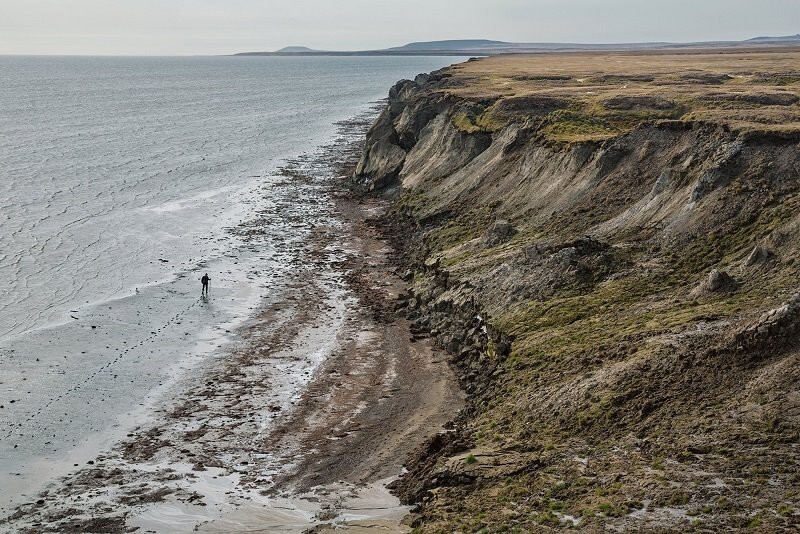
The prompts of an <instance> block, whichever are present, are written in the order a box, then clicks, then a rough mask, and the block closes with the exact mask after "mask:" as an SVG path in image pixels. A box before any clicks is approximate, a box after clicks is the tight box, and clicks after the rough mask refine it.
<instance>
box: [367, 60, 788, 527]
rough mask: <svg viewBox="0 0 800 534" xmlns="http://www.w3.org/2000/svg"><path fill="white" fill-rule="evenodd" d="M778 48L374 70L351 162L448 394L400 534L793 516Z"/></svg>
mask: <svg viewBox="0 0 800 534" xmlns="http://www.w3.org/2000/svg"><path fill="white" fill-rule="evenodd" d="M798 64H800V53H797V52H787V51H783V52H773V53H766V52H759V53H721V54H705V53H699V54H698V53H696V54H676V55H668V54H608V55H579V54H564V55H543V56H533V57H525V58H502V57H500V58H491V59H487V60H481V61H473V62H468V63H467V64H464V65H460V66H456V67H453V68H450V69H447V70H444V71H440V72H437V73H433V74H432V75H426V76H420V77H418V78H417V80H415V81H413V82H412V81H405V82H401V83H399V84H398V85H397V86H396V87H395V88H393V90H392V93H391V95H390V101H389V105H388V106H387V109H386V110H385V111H384V113H383V115H382V116H381V118H380V119H379V120H378V122H377V123H376V124H375V126H374V127H373V128H372V130H371V132H370V134H369V137H368V141H367V145H366V149H365V154H364V157H363V158H362V162H361V164H360V165H359V168H358V170H357V173H356V176H355V181H356V183H357V184H358V185H359V186H361V187H363V188H364V189H386V190H388V191H390V192H391V194H393V195H395V197H396V201H395V210H394V216H393V217H392V218H391V219H390V220H389V221H388V222H389V223H390V224H392V225H393V226H392V227H393V229H394V232H395V237H396V242H397V246H398V248H399V251H400V254H399V256H400V257H399V261H401V262H404V263H406V264H407V266H408V268H409V270H410V272H409V279H410V280H411V282H410V293H409V294H408V295H406V296H405V297H404V298H403V299H402V300H401V302H400V303H399V307H400V308H401V309H403V310H404V311H405V313H406V315H407V316H408V317H410V318H412V319H413V320H415V321H416V324H417V331H418V332H419V335H420V336H422V335H431V336H432V337H435V338H436V339H437V341H438V342H439V343H440V345H441V346H442V347H444V348H445V349H446V350H447V351H448V352H449V353H450V354H451V363H452V364H453V366H454V367H455V368H456V369H457V370H458V372H459V374H460V377H461V381H462V386H463V387H464V389H465V390H466V391H467V392H468V393H469V395H470V397H469V406H468V408H467V409H465V410H464V412H463V413H462V415H461V416H460V418H459V420H458V421H456V424H455V425H454V429H453V430H451V431H448V432H447V433H445V434H443V435H441V436H439V437H438V438H437V439H436V440H434V441H432V442H430V443H428V444H426V447H425V448H423V450H420V451H419V453H418V455H417V457H416V458H415V459H414V461H413V462H411V463H410V465H409V469H410V473H409V474H408V475H407V476H406V477H404V479H403V480H401V481H400V483H399V484H398V485H397V489H398V491H399V492H400V493H401V494H402V495H403V496H404V498H406V499H407V500H409V501H415V502H420V503H421V506H420V508H419V513H420V515H419V517H418V519H417V523H418V525H419V526H420V528H421V529H422V530H423V531H439V530H447V531H450V530H452V529H454V528H456V529H462V530H465V531H473V530H478V529H481V528H487V529H488V530H489V531H498V530H503V529H511V530H513V529H518V530H521V531H526V530H530V529H544V528H558V527H567V526H572V525H579V526H580V527H581V528H584V529H588V530H593V529H596V530H600V529H603V528H606V527H609V526H611V527H622V528H646V529H647V528H649V529H655V530H660V529H667V530H671V529H674V530H685V529H690V528H696V529H702V528H715V529H716V528H721V527H729V528H738V527H744V526H751V527H761V528H768V529H771V530H774V529H782V528H787V529H788V528H796V527H797V525H798V524H799V523H800V515H798V514H800V501H799V499H800V497H798V491H800V477H799V476H798V475H797V474H796V473H797V464H796V462H797V461H798V431H800V393H798V390H799V388H798V385H799V384H798V378H800V365H799V364H798V354H800V351H799V350H798V349H797V348H796V346H797V345H796V341H797V334H798V324H800V315H799V314H800V305H798V304H797V303H798V300H800V297H797V296H796V295H797V294H798V292H800V283H798V280H800V278H799V277H798V275H800V272H798V271H800V265H798V263H797V262H796V261H795V258H796V257H797V253H798V247H800V227H799V226H798V225H799V224H800V212H799V211H798V209H797V208H798V203H800V196H798V193H800V176H798V174H800V145H799V144H798V143H799V142H800V120H799V119H798V118H799V117H800V105H798V101H799V99H798V94H800V83H798V81H800V75H798V71H797V67H796V66H797V65H798Z"/></svg>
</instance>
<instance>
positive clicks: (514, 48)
mask: <svg viewBox="0 0 800 534" xmlns="http://www.w3.org/2000/svg"><path fill="white" fill-rule="evenodd" d="M781 44H783V45H785V44H800V33H798V34H795V35H784V36H759V37H753V38H750V39H745V40H741V41H696V42H685V43H678V42H668V41H652V42H639V43H634V42H631V43H555V42H553V43H547V42H541V43H516V42H509V41H498V40H492V39H445V40H440V41H415V42H411V43H407V44H404V45H401V46H394V47H390V48H382V49H375V50H321V49H314V48H310V47H307V46H296V45H295V46H287V47H284V48H281V49H279V50H276V51H274V52H240V53H237V54H234V55H237V56H261V55H283V54H294V55H303V54H310V55H404V54H413V55H426V54H436V55H442V54H447V55H470V54H480V55H494V54H498V53H525V52H542V51H559V50H576V51H581V50H583V51H591V50H606V51H609V50H646V49H656V48H693V47H700V46H704V47H717V46H753V45H781Z"/></svg>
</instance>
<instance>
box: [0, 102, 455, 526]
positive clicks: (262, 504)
mask: <svg viewBox="0 0 800 534" xmlns="http://www.w3.org/2000/svg"><path fill="white" fill-rule="evenodd" d="M370 121H371V116H369V117H366V116H365V117H362V118H360V119H359V120H354V121H350V122H347V123H344V124H342V125H341V131H340V136H339V138H338V139H337V141H336V142H334V143H333V144H332V145H330V146H327V147H324V148H323V149H322V150H320V151H318V152H317V153H314V154H309V155H308V156H306V157H303V158H300V159H299V160H297V161H293V162H290V163H289V164H288V165H287V166H286V167H285V168H284V169H282V172H281V174H282V175H283V176H284V180H285V181H286V182H287V183H289V182H291V183H292V186H293V187H299V188H301V189H302V188H306V189H309V190H313V193H314V194H313V195H310V196H309V198H311V197H313V198H315V200H316V201H317V202H321V201H326V203H325V208H323V209H322V210H318V215H316V217H315V218H313V219H308V218H305V219H304V220H303V221H302V223H303V224H307V225H308V227H309V228H310V230H311V231H310V232H309V237H308V239H307V240H306V241H305V242H304V243H302V245H301V246H298V247H295V248H294V250H293V251H292V258H291V260H290V262H289V263H290V265H291V266H292V268H291V270H290V272H289V274H288V275H287V279H289V280H290V281H289V282H288V283H286V284H285V286H284V287H283V288H282V289H281V291H280V292H278V293H271V294H270V295H269V297H268V299H266V300H265V301H264V302H263V303H261V305H260V306H259V308H258V311H257V314H256V315H255V316H254V318H253V319H252V320H250V321H248V322H247V323H246V324H244V325H242V326H241V327H240V328H238V329H237V330H236V331H235V332H234V334H235V335H236V339H237V341H236V342H233V343H231V344H230V347H229V348H228V349H227V350H226V354H225V356H224V357H221V358H217V359H214V361H213V362H210V363H206V364H204V365H202V366H201V367H200V368H199V369H198V370H197V371H196V372H194V373H192V375H191V379H184V380H182V381H180V383H179V384H176V385H174V386H173V387H172V388H171V389H170V390H169V392H168V394H165V395H162V396H161V397H160V399H159V400H158V401H157V402H156V403H155V404H154V405H153V406H152V408H151V410H152V412H151V413H152V414H153V417H151V418H150V420H149V421H147V422H146V423H143V424H141V425H140V426H139V427H138V428H137V429H136V430H135V431H133V432H130V433H128V434H127V435H126V436H125V438H124V439H123V440H122V441H121V442H119V443H117V444H115V445H113V446H112V447H110V448H109V449H107V450H104V451H102V452H101V453H100V454H99V455H97V456H96V457H93V458H91V459H88V460H86V463H85V464H84V465H82V466H81V465H78V466H74V467H75V469H76V470H74V471H72V472H71V473H70V474H69V475H67V476H65V477H64V478H62V479H61V480H59V481H58V482H56V483H55V484H52V485H51V486H50V487H49V488H48V489H46V490H45V491H43V492H42V493H41V494H39V495H37V496H35V497H33V498H31V499H30V501H29V502H27V503H25V504H23V505H21V506H19V507H17V508H16V509H15V510H14V511H13V512H12V513H11V514H10V515H9V516H8V517H7V518H5V519H3V520H2V522H0V528H3V529H9V530H15V531H20V532H43V531H44V532H62V531H91V532H129V531H140V532H179V531H185V532H189V531H194V530H199V531H205V532H229V531H234V530H235V531H248V532H304V531H307V530H309V529H312V528H315V529H316V531H318V532H321V531H324V530H325V529H326V528H334V527H335V526H337V525H338V527H343V526H348V525H349V526H350V527H352V528H356V527H357V528H358V529H359V531H370V530H374V529H378V530H379V531H381V532H386V531H395V532H404V531H407V530H408V527H406V526H404V525H402V524H401V522H402V519H403V517H404V516H405V515H406V514H407V511H408V509H407V508H406V507H402V506H400V504H399V501H398V500H397V499H396V498H395V497H393V496H391V495H390V494H389V492H388V491H387V490H386V487H385V485H386V484H387V483H388V482H389V481H391V480H392V479H393V478H395V477H396V476H398V475H399V474H400V473H401V471H402V464H403V462H404V460H405V459H406V457H407V454H408V452H409V450H410V448H412V447H413V446H414V445H416V444H418V443H420V442H421V441H423V440H424V439H425V438H426V437H429V436H431V435H433V434H435V433H436V432H438V431H440V430H441V429H442V425H443V424H444V423H445V422H446V421H448V420H449V419H451V418H452V417H453V416H454V414H455V412H456V411H457V409H458V407H459V405H460V403H461V398H460V393H459V392H458V391H459V390H458V387H457V385H456V383H455V377H454V375H453V373H452V371H451V370H450V369H449V367H448V365H447V362H446V360H445V359H444V358H443V357H442V356H441V355H440V354H437V352H435V351H434V350H433V348H432V345H431V343H430V342H429V341H425V340H412V339H411V338H412V336H411V333H410V330H409V323H408V322H407V321H405V320H403V319H400V318H398V317H397V316H396V315H395V313H394V311H393V305H394V301H395V299H396V297H397V294H398V293H399V292H401V291H402V290H403V288H404V284H403V282H402V281H401V280H400V278H399V277H398V276H397V275H396V274H395V273H394V268H393V266H392V265H391V263H390V259H389V257H390V252H391V250H390V248H389V245H388V244H387V242H386V240H385V239H384V237H383V236H382V235H381V230H380V228H379V227H377V226H376V224H375V222H374V221H375V218H376V217H377V216H379V215H380V214H381V213H382V212H383V210H384V209H385V208H386V205H385V204H384V201H381V200H376V199H369V200H365V199H357V198H354V196H353V195H352V194H351V192H350V191H349V190H348V188H347V186H346V177H347V176H348V175H349V173H350V170H351V168H352V165H353V163H354V160H355V158H356V157H357V156H358V154H359V152H360V143H359V142H358V139H360V138H363V135H364V132H365V130H366V128H367V126H368V125H369V123H370ZM295 208H296V206H292V205H290V204H288V203H277V204H276V208H275V209H276V210H278V211H279V212H278V213H272V212H271V213H263V214H262V215H263V218H264V221H267V220H268V219H269V218H271V217H274V216H276V215H278V216H280V217H282V218H284V219H285V220H288V221H290V222H291V220H292V214H293V213H294V214H297V215H296V216H297V217H300V216H303V217H306V216H307V212H303V211H302V210H297V209H295ZM314 213H316V212H314ZM297 222H298V223H299V222H300V221H297ZM237 231H239V232H241V233H242V234H251V235H255V234H257V233H258V232H260V231H265V230H264V229H263V228H259V227H258V225H257V224H254V223H250V226H248V227H247V228H239V229H238V230H237Z"/></svg>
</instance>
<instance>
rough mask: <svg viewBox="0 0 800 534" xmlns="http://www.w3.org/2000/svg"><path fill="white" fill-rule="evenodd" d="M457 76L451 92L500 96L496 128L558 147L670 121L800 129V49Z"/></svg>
mask: <svg viewBox="0 0 800 534" xmlns="http://www.w3.org/2000/svg"><path fill="white" fill-rule="evenodd" d="M452 72H453V73H454V75H455V77H456V82H457V83H454V84H452V87H450V88H448V89H447V91H449V92H451V93H453V94H456V95H459V96H462V97H467V98H471V99H476V98H480V99H485V98H487V97H488V98H499V102H497V103H496V104H495V105H494V106H493V110H494V112H493V114H492V117H491V119H492V120H491V125H492V126H493V127H498V126H499V125H501V124H502V122H503V121H505V122H506V123H507V122H510V121H521V120H527V119H537V120H543V121H544V131H545V132H547V134H548V135H549V136H550V137H551V138H553V139H557V140H561V141H581V140H597V139H605V138H609V137H613V136H615V135H618V134H620V133H623V132H625V131H628V130H630V129H632V128H635V127H636V126H637V125H639V124H640V123H642V122H643V121H652V120H664V119H667V120H708V121H714V122H719V123H722V124H725V125H727V126H729V127H731V128H732V129H734V130H737V131H798V130H800V104H798V102H800V49H780V50H772V51H770V50H758V51H740V50H739V51H734V50H728V51H715V52H709V51H692V52H624V53H623V52H620V53H561V54H539V55H513V56H496V57H491V58H486V59H482V60H480V61H471V62H468V63H464V64H461V65H457V66H455V67H453V68H452ZM474 127H476V128H477V127H479V125H477V124H475V125H474Z"/></svg>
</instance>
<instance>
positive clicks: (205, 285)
mask: <svg viewBox="0 0 800 534" xmlns="http://www.w3.org/2000/svg"><path fill="white" fill-rule="evenodd" d="M209 280H211V278H209V277H208V273H206V274H204V275H203V278H201V279H200V281H201V282H202V283H203V290H202V291H201V292H200V294H201V295H208V281H209Z"/></svg>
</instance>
